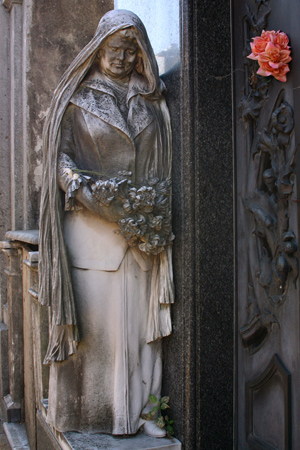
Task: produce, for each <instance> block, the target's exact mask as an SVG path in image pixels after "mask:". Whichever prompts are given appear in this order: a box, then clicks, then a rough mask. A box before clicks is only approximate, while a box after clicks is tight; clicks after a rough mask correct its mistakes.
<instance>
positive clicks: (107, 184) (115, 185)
mask: <svg viewBox="0 0 300 450" xmlns="http://www.w3.org/2000/svg"><path fill="white" fill-rule="evenodd" d="M91 189H92V192H93V194H94V196H95V197H96V199H97V201H98V202H99V203H100V204H101V205H102V206H109V205H110V204H112V202H114V201H115V200H116V199H122V201H123V210H124V213H125V217H123V218H121V219H120V220H119V222H118V224H119V227H120V229H119V233H120V234H121V235H122V236H124V238H125V239H126V241H127V242H128V244H129V245H130V246H132V247H135V246H138V247H139V249H140V250H142V251H143V252H145V253H146V254H148V255H157V254H158V253H161V252H162V251H163V250H164V248H165V246H166V245H167V244H169V243H170V242H171V241H172V240H173V239H174V237H173V234H172V228H171V211H170V195H171V180H170V178H167V179H166V180H163V181H160V180H159V179H158V178H153V179H151V180H150V181H149V183H148V186H142V187H140V188H138V187H134V186H132V185H131V184H130V182H128V180H126V179H125V180H120V179H118V178H111V179H109V180H107V181H100V180H98V181H96V182H94V181H92V182H91Z"/></svg>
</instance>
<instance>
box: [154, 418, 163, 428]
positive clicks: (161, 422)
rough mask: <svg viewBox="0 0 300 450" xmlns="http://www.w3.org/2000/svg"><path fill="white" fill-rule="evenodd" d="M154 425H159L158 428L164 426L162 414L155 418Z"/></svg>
mask: <svg viewBox="0 0 300 450" xmlns="http://www.w3.org/2000/svg"><path fill="white" fill-rule="evenodd" d="M156 425H157V426H159V428H163V427H164V426H165V421H164V418H163V416H159V417H158V418H157V419H156Z"/></svg>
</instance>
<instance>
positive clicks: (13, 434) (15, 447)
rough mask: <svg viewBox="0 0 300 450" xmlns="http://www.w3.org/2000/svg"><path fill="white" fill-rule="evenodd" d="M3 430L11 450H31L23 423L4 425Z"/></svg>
mask: <svg viewBox="0 0 300 450" xmlns="http://www.w3.org/2000/svg"><path fill="white" fill-rule="evenodd" d="M3 429H4V431H5V434H6V437H7V440H8V442H9V445H10V448H11V450H31V449H30V447H29V442H28V438H27V433H26V428H25V424H24V423H22V424H21V423H4V425H3Z"/></svg>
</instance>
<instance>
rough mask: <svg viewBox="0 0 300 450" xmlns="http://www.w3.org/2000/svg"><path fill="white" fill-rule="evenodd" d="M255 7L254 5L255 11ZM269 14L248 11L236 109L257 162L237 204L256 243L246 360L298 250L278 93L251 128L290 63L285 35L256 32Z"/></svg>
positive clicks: (285, 121) (290, 155)
mask: <svg viewBox="0 0 300 450" xmlns="http://www.w3.org/2000/svg"><path fill="white" fill-rule="evenodd" d="M266 3H268V2H266ZM261 6H262V5H261V3H260V4H259V7H258V10H259V9H260V7H261ZM270 12H271V11H270V10H269V9H265V10H262V11H261V13H260V15H259V16H257V17H255V16H254V14H252V12H251V11H250V9H249V8H248V24H249V25H250V26H249V29H250V30H251V33H255V31H256V32H259V34H260V36H256V37H253V36H252V39H253V42H252V43H251V50H252V52H251V54H250V55H248V56H247V57H248V58H249V59H250V65H249V68H248V70H249V72H250V74H251V76H250V77H249V88H248V96H245V97H244V99H243V100H242V102H241V104H240V113H241V118H242V119H243V121H244V123H245V124H246V125H247V127H248V126H249V125H250V124H251V130H248V132H249V133H250V142H252V149H253V150H252V153H253V154H252V157H253V160H254V158H259V164H258V172H257V176H256V180H257V182H256V187H255V189H254V191H253V193H250V194H249V196H247V197H246V198H244V199H243V203H244V206H245V208H246V209H247V210H248V211H249V212H250V213H251V214H252V216H253V218H254V230H253V235H254V238H255V239H256V242H257V251H256V258H257V259H256V260H254V254H253V253H251V256H250V255H249V261H248V297H247V318H246V321H245V323H244V325H243V326H242V327H241V328H240V333H241V336H242V340H243V345H244V347H245V348H248V350H249V352H250V354H252V353H254V352H256V351H258V350H259V349H260V348H261V346H262V345H263V344H264V342H265V340H266V339H267V337H268V336H269V333H270V331H271V329H272V325H273V324H276V325H277V326H279V327H280V323H279V321H278V319H277V317H276V310H277V309H278V308H279V307H280V306H281V305H282V304H283V303H284V301H286V298H287V294H288V288H289V285H290V284H291V283H296V280H297V277H298V260H297V258H296V256H295V252H296V251H297V247H298V246H297V240H296V236H295V233H294V232H293V230H291V228H290V225H289V215H288V211H289V201H290V199H291V196H292V194H293V189H294V186H293V183H294V177H293V174H294V159H295V152H296V150H293V148H292V144H291V137H292V133H293V129H294V117H293V110H292V107H291V106H290V105H289V103H288V102H286V101H285V100H284V93H283V92H281V93H280V94H279V96H278V98H277V101H276V103H275V105H274V109H273V112H272V115H271V117H270V120H269V125H268V127H267V128H265V129H264V130H263V131H262V133H261V134H260V135H258V134H257V133H256V123H257V121H258V118H259V116H260V114H261V111H262V110H263V106H264V103H265V101H267V100H268V90H269V85H270V82H271V77H274V78H276V79H277V80H278V81H280V82H285V81H286V74H287V72H288V71H289V67H288V63H289V62H290V61H291V57H290V53H291V52H290V47H289V46H288V43H289V40H288V37H287V35H286V34H285V33H283V32H280V31H278V32H275V31H264V30H262V29H261V26H262V25H263V26H264V27H265V26H266V22H267V17H268V16H269V14H270ZM259 24H260V25H259ZM245 55H247V50H246V51H245ZM256 61H257V62H258V63H259V69H258V70H257V65H256V64H257V62H256ZM266 77H268V78H266ZM267 80H268V81H267ZM253 266H257V267H258V270H257V272H256V274H255V279H253V277H252V275H251V271H250V267H253ZM258 292H260V293H261V292H264V293H265V298H262V297H261V296H258Z"/></svg>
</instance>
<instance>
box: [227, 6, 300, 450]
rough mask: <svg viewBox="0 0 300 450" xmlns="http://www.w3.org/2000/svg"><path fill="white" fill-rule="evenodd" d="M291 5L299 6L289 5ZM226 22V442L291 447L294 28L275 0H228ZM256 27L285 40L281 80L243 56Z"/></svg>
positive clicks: (294, 441) (295, 372)
mask: <svg viewBox="0 0 300 450" xmlns="http://www.w3.org/2000/svg"><path fill="white" fill-rule="evenodd" d="M291 4H293V6H294V8H295V11H296V10H299V5H296V2H293V1H292V2H291ZM233 26H234V39H233V46H234V96H235V98H234V113H235V118H234V120H235V158H236V218H237V219H236V236H237V246H236V262H237V264H236V267H237V270H236V280H237V283H236V285H237V289H236V313H237V314H236V362H237V371H236V392H237V404H236V418H237V419H236V423H237V428H236V430H237V432H236V448H238V449H240V448H243V449H265V450H272V449H273V450H283V449H293V448H295V449H296V448H299V445H300V435H299V434H298V433H299V432H298V427H297V426H296V424H297V420H298V419H299V409H298V404H297V401H296V399H299V397H300V391H299V388H298V386H297V384H299V383H297V378H298V376H299V367H300V363H299V356H298V355H299V348H298V347H299V344H298V343H299V337H300V333H299V291H298V275H299V263H298V251H297V250H298V221H297V209H298V198H299V195H298V194H297V170H299V169H298V164H297V158H299V156H298V155H297V147H298V144H299V136H298V130H297V123H299V117H298V116H299V112H298V109H297V107H296V104H297V102H296V98H297V95H298V93H297V91H296V90H297V72H298V68H297V66H300V62H299V61H300V60H299V56H300V55H299V56H298V50H297V48H296V46H295V42H296V40H297V39H299V36H298V33H299V32H298V29H297V27H296V26H295V25H294V23H293V18H292V14H289V13H288V12H287V11H286V10H285V9H284V7H283V5H282V2H280V1H276V0H266V1H262V0H255V1H254V0H252V1H251V0H245V1H242V2H238V1H235V2H234V6H233ZM263 30H269V31H273V30H274V33H275V32H277V30H281V31H284V32H285V33H286V34H287V35H288V37H289V39H290V44H289V45H290V46H291V50H292V57H293V62H292V63H291V64H289V66H290V68H291V72H290V73H287V81H286V82H285V81H283V80H282V81H280V80H279V77H277V79H276V78H275V75H274V76H261V75H259V74H257V71H258V69H259V65H258V62H257V61H256V60H253V59H249V58H247V56H248V55H250V54H251V48H250V43H251V42H253V40H252V38H254V37H256V36H261V34H262V32H263ZM252 51H253V49H252ZM295 66H296V68H295ZM261 67H263V66H262V65H261ZM274 67H275V66H274ZM259 73H263V71H262V70H261V71H260V72H259ZM298 80H299V78H298ZM292 398H293V402H292V401H291V399H292ZM294 399H295V401H294ZM298 403H299V402H298Z"/></svg>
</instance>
